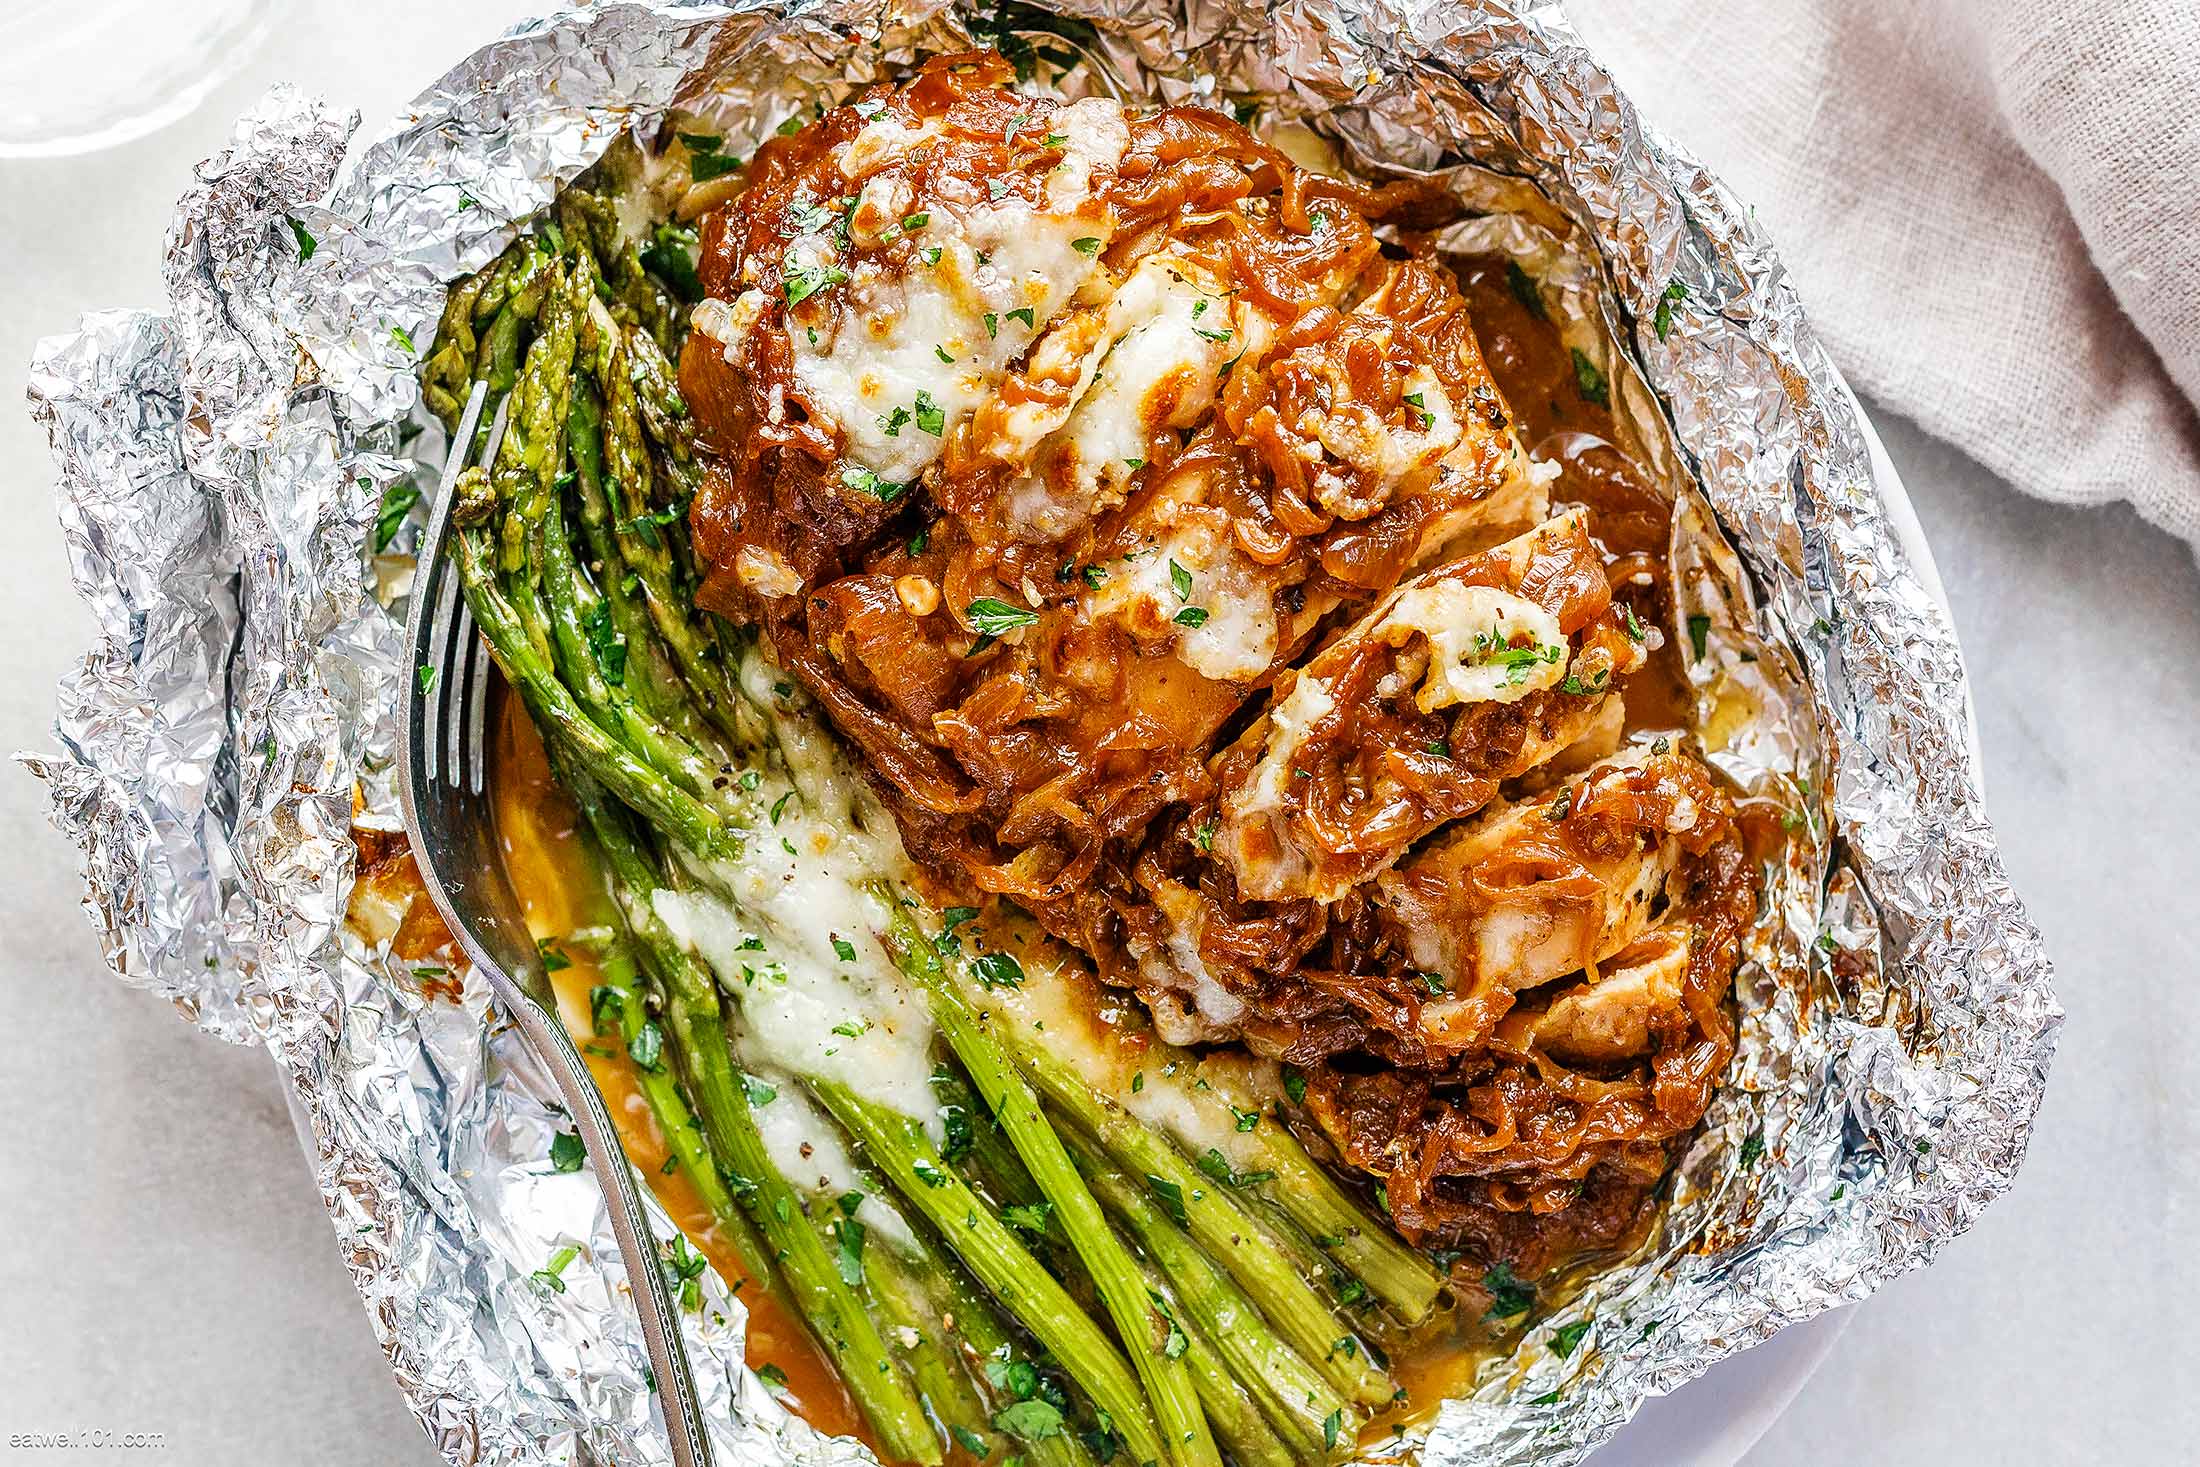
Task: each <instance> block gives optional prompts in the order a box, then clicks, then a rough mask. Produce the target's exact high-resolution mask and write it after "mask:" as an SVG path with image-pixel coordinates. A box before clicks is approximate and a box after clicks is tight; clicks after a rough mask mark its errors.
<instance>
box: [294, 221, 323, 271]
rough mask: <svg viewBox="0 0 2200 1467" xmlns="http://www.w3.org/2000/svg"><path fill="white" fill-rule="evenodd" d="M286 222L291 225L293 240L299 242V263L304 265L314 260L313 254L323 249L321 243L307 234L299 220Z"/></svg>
mask: <svg viewBox="0 0 2200 1467" xmlns="http://www.w3.org/2000/svg"><path fill="white" fill-rule="evenodd" d="M286 222H287V223H288V224H289V225H290V234H291V238H293V239H295V240H297V241H298V263H299V264H301V265H303V264H304V263H305V262H306V261H308V260H310V259H312V258H313V252H314V251H315V250H317V249H319V248H320V247H321V245H320V241H318V240H316V239H315V238H314V237H313V236H312V235H310V234H308V233H306V227H305V226H304V225H303V224H300V223H299V222H298V221H297V220H295V219H287V218H286Z"/></svg>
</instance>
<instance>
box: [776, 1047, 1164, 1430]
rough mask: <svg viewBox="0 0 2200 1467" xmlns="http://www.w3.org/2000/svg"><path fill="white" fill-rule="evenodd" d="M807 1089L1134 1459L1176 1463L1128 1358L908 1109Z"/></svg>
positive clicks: (821, 1087)
mask: <svg viewBox="0 0 2200 1467" xmlns="http://www.w3.org/2000/svg"><path fill="white" fill-rule="evenodd" d="M810 1087H811V1093H812V1094H814V1095H815V1096H816V1097H817V1098H818V1100H819V1102H820V1103H822V1104H823V1105H824V1107H825V1108H826V1110H828V1111H829V1112H831V1113H832V1116H833V1119H834V1120H836V1121H838V1122H839V1123H840V1125H841V1129H843V1130H845V1131H847V1132H848V1133H849V1134H850V1135H851V1136H853V1137H854V1138H855V1139H856V1142H857V1144H858V1145H859V1146H861V1147H862V1148H863V1151H864V1153H865V1154H866V1155H867V1156H869V1157H870V1159H871V1164H872V1165H873V1166H875V1167H877V1168H878V1169H879V1170H880V1171H882V1172H884V1173H885V1174H886V1177H887V1179H888V1180H889V1181H891V1182H892V1183H893V1184H894V1186H895V1188H896V1190H898V1191H899V1192H900V1193H901V1194H902V1197H903V1198H904V1199H905V1200H906V1201H907V1202H908V1204H909V1205H910V1207H912V1208H913V1209H915V1210H916V1211H917V1212H919V1213H921V1214H922V1215H923V1216H924V1217H925V1218H926V1219H927V1220H928V1221H929V1222H930V1223H931V1224H932V1226H933V1227H934V1228H936V1229H938V1230H939V1233H940V1235H941V1236H942V1237H943V1238H945V1239H946V1240H947V1245H948V1247H949V1248H951V1249H952V1250H953V1251H954V1253H955V1255H956V1256H957V1257H959V1258H960V1259H962V1261H963V1263H964V1265H965V1266H966V1267H968V1268H969V1270H970V1271H971V1273H973V1274H974V1275H976V1276H977V1279H978V1282H979V1283H981V1284H983V1285H984V1286H985V1288H986V1289H987V1291H988V1292H990V1293H991V1294H992V1295H993V1297H994V1298H995V1299H997V1300H999V1301H1000V1304H1001V1307H1002V1308H1003V1309H1006V1310H1007V1311H1008V1312H1009V1314H1010V1315H1011V1316H1012V1317H1013V1318H1015V1320H1016V1321H1017V1322H1018V1323H1019V1324H1021V1325H1022V1326H1023V1327H1024V1328H1025V1329H1027V1330H1029V1331H1030V1332H1031V1333H1032V1335H1033V1337H1035V1338H1036V1339H1037V1340H1038V1341H1039V1343H1040V1344H1042V1345H1044V1346H1045V1347H1046V1348H1047V1350H1048V1351H1049V1352H1050V1353H1051V1354H1052V1355H1053V1356H1054V1358H1055V1360H1056V1361H1057V1362H1058V1363H1059V1364H1060V1365H1061V1367H1062V1369H1063V1370H1065V1371H1067V1372H1068V1374H1069V1377H1070V1379H1072V1380H1074V1381H1076V1382H1077V1384H1078V1386H1079V1387H1081V1388H1082V1389H1083V1390H1084V1392H1085V1394H1086V1395H1088V1396H1090V1397H1091V1398H1092V1401H1093V1404H1094V1405H1095V1406H1097V1407H1098V1408H1099V1409H1100V1410H1102V1411H1104V1412H1106V1413H1107V1414H1108V1418H1109V1420H1110V1421H1111V1422H1112V1423H1113V1425H1114V1429H1115V1430H1116V1431H1118V1432H1120V1433H1121V1434H1122V1437H1123V1440H1124V1443H1125V1444H1126V1445H1127V1446H1128V1447H1129V1448H1130V1451H1131V1460H1132V1461H1133V1462H1138V1463H1146V1462H1156V1463H1158V1462H1165V1461H1170V1460H1172V1458H1171V1457H1170V1456H1169V1454H1168V1451H1167V1448H1166V1446H1165V1445H1164V1444H1163V1441H1162V1437H1161V1433H1160V1431H1159V1430H1158V1429H1157V1428H1156V1426H1155V1424H1154V1422H1153V1420H1152V1419H1151V1418H1150V1415H1149V1413H1148V1410H1147V1406H1146V1400H1145V1397H1144V1396H1143V1395H1142V1394H1141V1393H1140V1391H1139V1388H1138V1377H1137V1376H1136V1375H1134V1374H1133V1373H1132V1372H1131V1367H1130V1365H1129V1364H1128V1363H1127V1362H1125V1360H1124V1359H1123V1356H1122V1355H1121V1354H1120V1353H1119V1352H1118V1351H1117V1350H1116V1348H1115V1346H1114V1345H1113V1344H1111V1343H1110V1342H1109V1340H1108V1337H1107V1335H1106V1334H1105V1333H1103V1332H1102V1331H1101V1329H1100V1327H1099V1326H1098V1325H1096V1324H1094V1323H1093V1322H1092V1320H1091V1319H1090V1318H1089V1317H1087V1316H1086V1315H1085V1314H1084V1313H1083V1311H1081V1310H1079V1309H1078V1307H1077V1304H1076V1301H1074V1300H1073V1299H1071V1298H1070V1297H1069V1295H1068V1294H1067V1293H1066V1292H1064V1291H1063V1288H1062V1286H1061V1285H1060V1284H1058V1283H1056V1282H1055V1281H1054V1279H1053V1277H1052V1276H1051V1275H1050V1274H1048V1273H1047V1271H1046V1270H1045V1269H1043V1268H1041V1267H1040V1266H1039V1263H1038V1260H1036V1259H1034V1258H1033V1257H1032V1256H1031V1255H1030V1253H1028V1252H1026V1251H1025V1249H1024V1246H1023V1245H1022V1244H1021V1243H1019V1242H1017V1241H1016V1239H1015V1237H1014V1235H1012V1234H1011V1233H1010V1232H1009V1230H1008V1228H1007V1226H1006V1225H1005V1224H1004V1223H1002V1222H1001V1220H1000V1219H999V1218H997V1217H995V1216H994V1215H993V1213H992V1211H991V1210H990V1209H989V1208H987V1207H986V1205H985V1203H984V1202H983V1201H982V1200H981V1199H980V1198H979V1197H978V1195H977V1194H976V1193H974V1192H972V1191H971V1190H970V1188H969V1187H968V1186H966V1185H964V1183H963V1181H962V1179H961V1178H960V1177H958V1176H956V1175H955V1174H954V1172H953V1170H952V1169H950V1168H949V1167H948V1165H947V1164H946V1163H945V1162H943V1161H941V1160H940V1154H939V1152H938V1151H937V1150H935V1149H934V1148H933V1146H932V1142H931V1139H930V1138H929V1137H927V1136H926V1135H925V1134H924V1128H923V1127H922V1126H920V1125H918V1124H917V1123H916V1122H915V1121H913V1120H911V1119H910V1118H909V1117H907V1116H904V1115H900V1114H898V1113H896V1112H894V1111H890V1110H887V1109H885V1108H884V1107H882V1106H878V1105H874V1104H872V1103H871V1102H869V1101H865V1100H863V1099H860V1098H859V1097H858V1096H857V1095H856V1094H855V1093H854V1092H853V1091H851V1090H849V1089H848V1088H847V1087H846V1086H845V1085H839V1084H835V1083H832V1082H828V1081H821V1080H816V1081H812V1082H810Z"/></svg>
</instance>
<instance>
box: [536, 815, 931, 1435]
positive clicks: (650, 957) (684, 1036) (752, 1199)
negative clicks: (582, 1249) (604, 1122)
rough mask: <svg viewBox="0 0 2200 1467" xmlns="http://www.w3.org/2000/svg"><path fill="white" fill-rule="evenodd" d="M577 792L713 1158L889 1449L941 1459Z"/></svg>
mask: <svg viewBox="0 0 2200 1467" xmlns="http://www.w3.org/2000/svg"><path fill="white" fill-rule="evenodd" d="M574 798H575V800H576V802H577V803H578V804H579V805H580V806H581V810H582V813H583V815H584V816H586V818H587V820H588V823H589V827H590V829H591V831H592V832H593V833H594V835H595V837H596V844H597V847H598V848H599V849H600V850H601V851H602V852H603V855H604V860H605V864H606V866H608V867H609V875H610V883H609V884H610V886H611V891H612V897H613V899H614V900H615V901H617V902H618V904H619V907H620V910H621V911H623V912H624V913H625V914H626V919H627V924H628V926H629V927H630V928H631V930H632V931H633V933H634V936H635V940H636V942H637V944H638V946H639V948H640V952H641V957H642V962H643V966H644V968H645V969H646V970H647V971H648V972H649V974H650V975H651V977H652V978H654V979H655V980H656V982H657V985H658V988H659V993H660V998H661V1000H662V1004H663V1020H664V1025H665V1029H666V1038H667V1041H668V1042H667V1044H666V1048H667V1049H668V1050H669V1051H670V1052H671V1054H672V1057H673V1059H674V1062H675V1063H676V1064H677V1065H678V1067H679V1069H680V1072H681V1076H682V1078H683V1079H684V1080H685V1081H686V1090H687V1093H688V1094H689V1095H690V1096H691V1097H692V1098H693V1101H694V1105H695V1109H696V1112H697V1113H698V1114H699V1115H700V1116H701V1117H702V1121H703V1132H704V1135H705V1136H706V1137H708V1138H709V1141H710V1145H711V1150H712V1152H713V1154H714V1155H715V1156H716V1158H717V1162H718V1165H719V1166H720V1167H721V1168H723V1169H724V1170H725V1171H726V1172H727V1173H729V1174H730V1175H729V1184H730V1186H731V1189H732V1190H733V1191H734V1193H735V1194H736V1195H737V1196H738V1197H739V1198H740V1199H741V1201H742V1203H743V1204H744V1205H745V1206H746V1207H747V1209H748V1213H749V1217H750V1219H751V1221H753V1222H754V1223H755V1224H756V1227H757V1229H758V1231H759V1232H761V1233H762V1234H763V1237H764V1240H765V1242H766V1243H767V1244H769V1245H770V1247H771V1249H772V1254H773V1257H774V1259H775V1260H776V1261H777V1263H778V1264H779V1270H780V1277H781V1278H782V1279H783V1280H784V1282H785V1286H786V1294H787V1296H788V1297H789V1298H790V1299H792V1300H793V1301H794V1303H795V1305H796V1307H797V1308H798V1309H799V1310H800V1311H801V1314H802V1317H803V1319H804V1320H805V1321H806V1322H807V1323H808V1324H809V1326H810V1330H811V1333H812V1334H813V1335H814V1336H815V1337H816V1338H817V1341H818V1343H819V1345H820V1346H821V1347H822V1348H823V1349H824V1351H825V1353H826V1354H827V1356H828V1357H830V1358H831V1360H832V1362H833V1364H834V1366H835V1367H836V1368H837V1369H838V1370H839V1372H840V1378H841V1380H842V1382H843V1383H844V1384H845V1385H846V1386H847V1387H848V1393H849V1394H850V1395H851V1396H853V1397H854V1398H855V1401H856V1405H857V1407H858V1408H859V1409H861V1410H862V1412H863V1414H864V1417H865V1419H866V1420H868V1421H869V1422H870V1423H871V1427H872V1429H873V1430H874V1431H875V1432H877V1433H878V1437H879V1445H880V1446H881V1447H883V1448H884V1449H885V1451H886V1453H887V1455H889V1456H891V1457H894V1458H897V1459H899V1460H901V1461H904V1462H919V1463H925V1464H936V1463H938V1462H939V1461H940V1460H941V1454H940V1444H939V1440H938V1438H937V1437H935V1436H934V1435H933V1434H932V1427H931V1423H930V1422H929V1421H927V1420H926V1418H925V1415H924V1408H923V1405H922V1403H921V1402H919V1401H918V1399H917V1396H916V1393H915V1391H914V1390H913V1389H911V1387H910V1385H909V1382H908V1380H907V1379H906V1378H905V1377H904V1376H903V1375H902V1373H901V1372H900V1371H899V1370H897V1369H896V1368H895V1366H894V1362H893V1361H892V1359H891V1358H889V1356H888V1355H887V1352H886V1343H885V1341H884V1340H883V1339H882V1338H881V1337H880V1334H879V1330H878V1324H877V1322H876V1321H875V1320H873V1319H872V1318H871V1316H870V1314H869V1312H868V1311H867V1310H866V1309H865V1308H864V1305H863V1300H862V1299H861V1297H860V1296H859V1295H858V1294H857V1293H856V1291H855V1288H854V1286H853V1285H852V1283H851V1282H850V1281H849V1280H847V1279H845V1278H843V1277H842V1276H841V1274H840V1272H839V1269H838V1267H837V1266H836V1264H835V1263H834V1261H833V1259H832V1258H831V1256H830V1255H828V1254H827V1253H826V1251H825V1245H824V1243H823V1242H822V1241H821V1240H820V1239H819V1237H818V1234H817V1231H816V1229H814V1228H813V1227H811V1225H810V1222H809V1220H808V1219H807V1218H806V1217H805V1216H804V1215H803V1212H802V1207H801V1201H800V1199H799V1198H797V1197H796V1195H795V1192H794V1189H793V1188H792V1187H790V1186H788V1185H787V1181H786V1179H785V1178H784V1177H782V1176H781V1175H780V1174H779V1172H778V1170H777V1169H776V1168H775V1167H774V1166H773V1165H772V1161H771V1157H770V1154H769V1153H768V1152H767V1151H766V1150H765V1147H764V1138H763V1137H762V1136H760V1135H759V1134H758V1133H757V1130H756V1121H755V1118H754V1117H753V1116H752V1115H751V1114H750V1112H749V1098H748V1092H747V1090H746V1089H745V1088H744V1087H743V1086H742V1084H741V1080H740V1077H739V1076H738V1075H737V1074H736V1073H735V1072H734V1068H733V1052H732V1048H731V1046H730V1045H729V1044H728V1042H727V1039H726V1030H725V1024H724V1022H723V1021H722V1019H721V1018H720V1016H719V1012H718V992H717V989H716V987H715V986H714V985H713V984H712V983H711V980H710V978H709V977H708V976H707V975H706V974H704V973H703V972H702V971H700V970H699V969H698V968H697V967H696V965H695V963H694V961H693V960H692V959H691V958H689V957H688V955H687V953H686V951H685V950H684V949H682V948H681V947H680V945H679V943H678V942H677V941H676V940H675V939H674V938H673V936H672V933H671V931H670V929H668V928H667V927H666V926H665V925H664V923H663V921H662V920H661V919H660V918H659V917H658V916H657V914H656V910H655V909H654V908H653V907H652V906H651V905H650V903H649V895H650V893H651V892H652V891H653V890H655V889H656V886H657V873H656V872H655V871H653V870H652V869H651V868H650V865H649V862H648V859H647V858H646V857H645V856H644V855H643V853H642V851H641V848H640V847H639V845H638V844H637V843H636V841H635V837H634V833H633V831H632V829H631V828H630V827H629V826H628V825H627V823H626V820H625V818H624V816H623V815H622V814H621V813H620V812H618V811H616V810H614V809H613V808H612V807H611V806H610V805H609V803H608V802H607V801H605V800H604V799H603V798H602V795H601V792H600V791H598V790H595V789H594V788H592V787H591V786H590V784H589V782H588V781H585V780H584V781H581V788H580V789H578V790H575V791H574Z"/></svg>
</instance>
